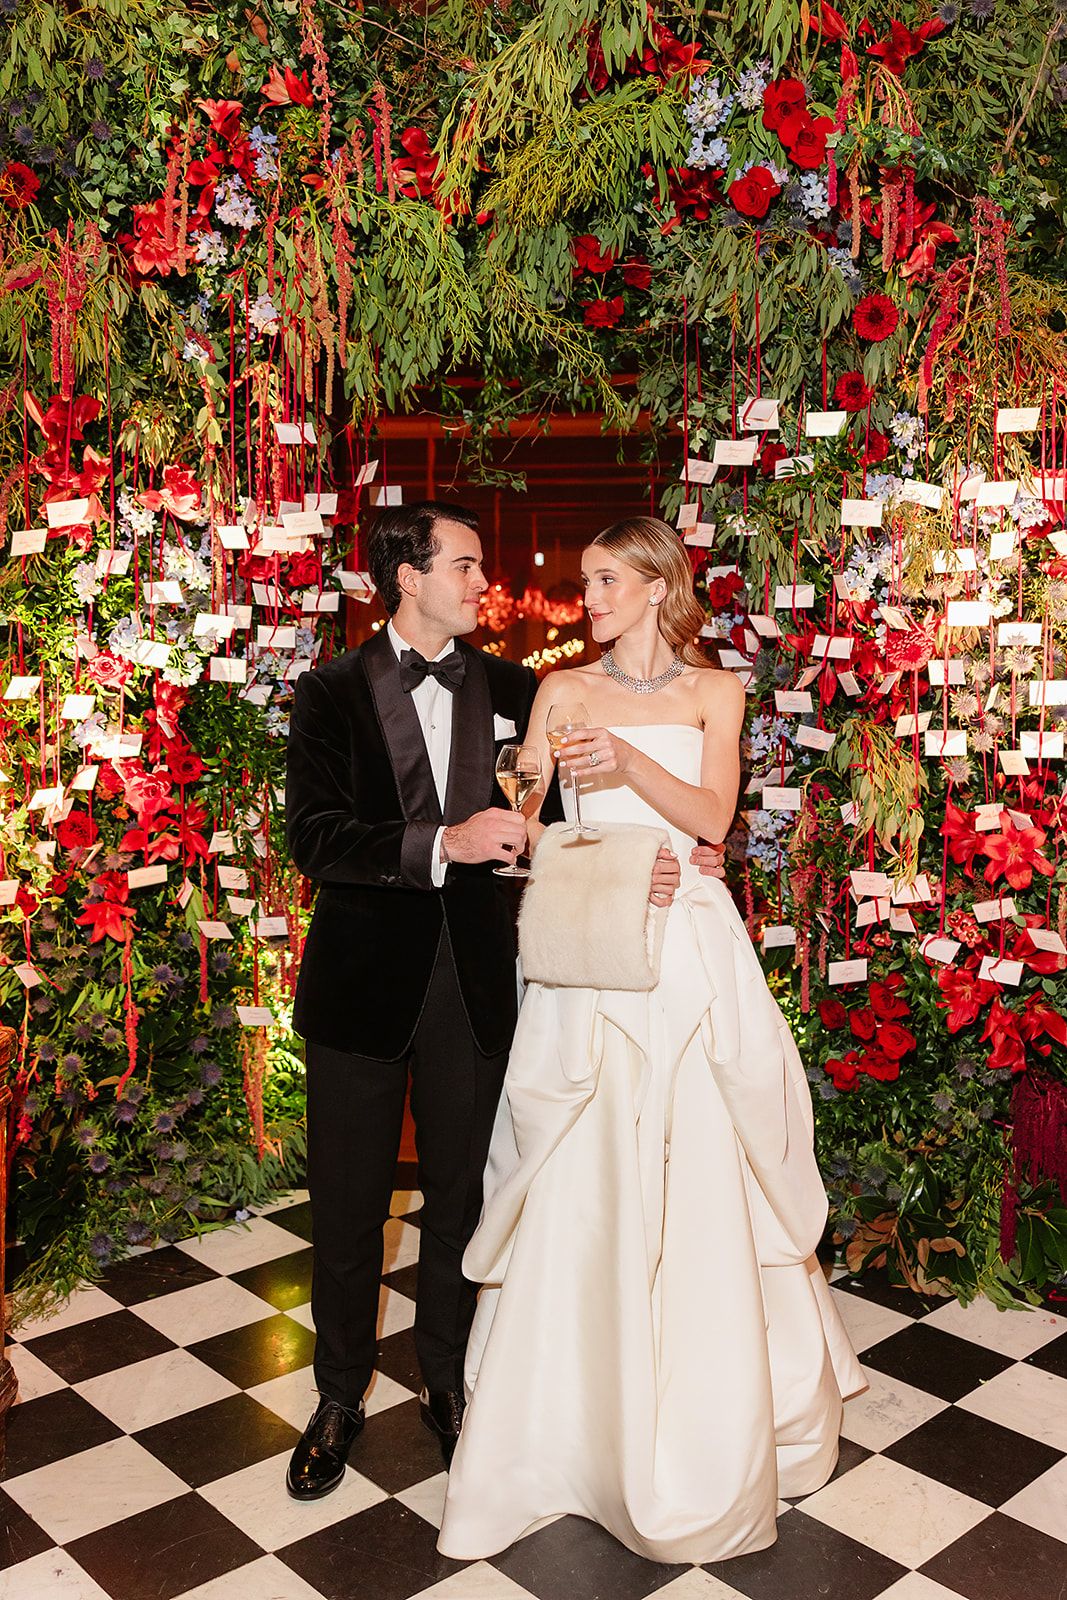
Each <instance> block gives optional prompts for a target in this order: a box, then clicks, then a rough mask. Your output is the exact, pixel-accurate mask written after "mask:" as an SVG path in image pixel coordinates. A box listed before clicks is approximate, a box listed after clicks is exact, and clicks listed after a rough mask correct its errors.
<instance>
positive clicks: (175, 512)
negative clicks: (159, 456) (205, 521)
mask: <svg viewBox="0 0 1067 1600" xmlns="http://www.w3.org/2000/svg"><path fill="white" fill-rule="evenodd" d="M137 498H138V500H139V501H140V502H141V504H142V505H143V506H144V507H145V508H146V509H147V510H149V511H169V512H170V514H171V516H172V517H177V518H178V519H179V520H180V521H181V522H193V521H195V519H196V516H197V513H198V512H199V510H200V483H199V480H198V479H197V477H196V474H195V473H194V472H192V471H190V469H189V468H188V467H183V466H182V465H181V463H180V462H179V463H178V464H177V465H176V466H171V467H164V469H163V487H162V489H146V490H145V492H144V493H143V494H139V495H138V496H137Z"/></svg>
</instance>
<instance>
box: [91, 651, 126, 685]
mask: <svg viewBox="0 0 1067 1600" xmlns="http://www.w3.org/2000/svg"><path fill="white" fill-rule="evenodd" d="M86 670H87V671H88V674H89V676H90V678H92V680H93V682H94V683H95V684H96V686H97V688H99V689H121V688H122V685H123V684H124V683H127V682H128V681H129V678H130V674H131V673H132V672H133V667H132V666H131V665H130V663H129V662H128V661H120V660H119V658H118V656H113V655H112V654H111V652H110V650H101V651H99V652H98V653H97V654H96V655H95V656H94V657H93V659H92V660H91V661H90V662H89V665H88V667H87V669H86Z"/></svg>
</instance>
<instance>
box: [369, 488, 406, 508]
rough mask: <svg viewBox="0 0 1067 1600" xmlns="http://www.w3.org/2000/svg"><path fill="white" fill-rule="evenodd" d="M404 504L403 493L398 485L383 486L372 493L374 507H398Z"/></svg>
mask: <svg viewBox="0 0 1067 1600" xmlns="http://www.w3.org/2000/svg"><path fill="white" fill-rule="evenodd" d="M403 503H404V491H403V489H402V488H401V487H400V485H399V483H390V484H385V485H383V486H382V488H380V489H375V491H374V504H375V505H376V506H400V505H403Z"/></svg>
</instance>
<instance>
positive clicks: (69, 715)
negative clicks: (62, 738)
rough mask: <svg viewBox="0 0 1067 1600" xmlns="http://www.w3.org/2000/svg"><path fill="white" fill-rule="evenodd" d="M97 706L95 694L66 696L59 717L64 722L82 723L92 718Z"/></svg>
mask: <svg viewBox="0 0 1067 1600" xmlns="http://www.w3.org/2000/svg"><path fill="white" fill-rule="evenodd" d="M95 705H96V696H95V694H68V695H64V697H63V709H62V710H61V711H60V713H59V715H60V718H61V720H62V721H63V722H82V721H84V719H85V718H86V717H91V716H92V714H93V707H94V706H95Z"/></svg>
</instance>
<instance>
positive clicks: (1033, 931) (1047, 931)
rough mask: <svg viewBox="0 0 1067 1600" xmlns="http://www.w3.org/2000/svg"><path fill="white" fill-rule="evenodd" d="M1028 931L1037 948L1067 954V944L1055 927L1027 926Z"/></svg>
mask: <svg viewBox="0 0 1067 1600" xmlns="http://www.w3.org/2000/svg"><path fill="white" fill-rule="evenodd" d="M1026 931H1027V933H1028V934H1029V935H1030V943H1031V944H1032V945H1033V947H1034V949H1035V950H1051V951H1052V952H1053V954H1054V955H1058V956H1062V955H1067V945H1065V944H1064V942H1063V940H1062V939H1061V938H1060V936H1059V934H1058V933H1057V932H1056V931H1055V929H1054V928H1027V930H1026Z"/></svg>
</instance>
